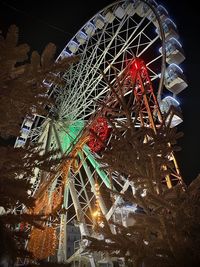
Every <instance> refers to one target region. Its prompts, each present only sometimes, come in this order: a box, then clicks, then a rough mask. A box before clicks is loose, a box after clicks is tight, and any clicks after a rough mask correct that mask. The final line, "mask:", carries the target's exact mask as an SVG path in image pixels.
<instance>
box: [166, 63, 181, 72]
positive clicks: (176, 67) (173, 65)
mask: <svg viewBox="0 0 200 267" xmlns="http://www.w3.org/2000/svg"><path fill="white" fill-rule="evenodd" d="M171 68H172V69H174V68H175V69H178V70H179V71H180V72H181V73H183V70H182V69H181V68H180V67H179V66H178V65H177V64H175V63H172V64H170V65H169V69H171Z"/></svg>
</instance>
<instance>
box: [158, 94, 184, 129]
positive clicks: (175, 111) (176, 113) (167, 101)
mask: <svg viewBox="0 0 200 267" xmlns="http://www.w3.org/2000/svg"><path fill="white" fill-rule="evenodd" d="M159 106H160V111H161V113H162V114H168V113H169V114H168V117H167V118H166V123H168V122H169V120H170V118H171V117H172V119H171V124H170V127H171V128H173V127H175V126H177V125H179V124H180V123H182V121H183V119H182V114H181V109H180V107H179V102H178V101H177V100H176V99H175V98H173V97H171V96H166V97H165V98H163V99H162V100H161V102H160V105H159ZM170 109H171V111H170Z"/></svg>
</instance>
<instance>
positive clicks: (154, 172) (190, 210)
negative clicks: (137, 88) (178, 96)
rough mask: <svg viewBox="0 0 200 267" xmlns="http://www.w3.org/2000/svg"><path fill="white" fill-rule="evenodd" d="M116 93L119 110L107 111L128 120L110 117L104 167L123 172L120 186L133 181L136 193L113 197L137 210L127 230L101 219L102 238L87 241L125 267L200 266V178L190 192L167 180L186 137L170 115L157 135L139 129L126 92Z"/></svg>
mask: <svg viewBox="0 0 200 267" xmlns="http://www.w3.org/2000/svg"><path fill="white" fill-rule="evenodd" d="M121 85H123V83H121ZM110 87H112V88H111V89H112V91H114V90H115V89H114V86H111V85H110ZM114 93H115V94H118V95H117V99H118V103H119V105H118V110H117V109H116V105H115V110H114V112H113V111H112V110H108V112H107V114H112V115H113V114H115V116H116V117H120V116H122V114H123V116H125V117H126V120H124V123H123V122H119V121H117V120H116V119H115V118H113V117H114V116H108V115H107V120H108V121H109V123H110V125H111V127H112V139H111V141H110V143H109V144H108V147H107V149H105V150H104V152H102V157H101V159H100V163H101V164H102V165H103V166H105V168H106V169H107V170H108V171H109V172H110V175H112V173H115V175H116V173H118V179H119V181H120V180H121V181H123V180H124V178H125V179H128V180H129V181H130V184H131V185H132V187H134V193H133V191H132V190H127V191H125V192H124V193H119V192H116V191H115V190H114V189H113V190H110V193H111V195H113V194H115V195H118V196H121V198H122V199H123V202H124V203H129V205H130V203H132V205H133V207H134V206H135V205H136V206H137V209H136V211H135V212H134V210H133V211H132V212H130V213H129V214H128V220H127V225H123V223H122V221H121V222H120V221H117V222H116V221H115V220H114V219H111V220H110V221H109V222H107V221H106V219H105V218H104V216H103V215H102V221H101V222H100V223H99V224H97V225H96V228H95V230H96V234H97V236H98V238H95V237H87V239H88V240H89V241H90V245H89V250H90V251H100V252H104V253H105V254H109V256H110V257H111V258H112V257H118V258H124V259H125V265H126V266H134V267H143V266H145V267H155V266H156V267H161V266H162V267H180V266H182V267H189V266H199V263H200V255H199V249H200V234H199V233H200V212H199V204H200V203H199V201H200V176H199V177H197V178H196V179H195V180H194V181H193V182H192V183H191V184H190V185H189V186H188V187H186V185H184V183H183V182H179V183H176V184H175V185H174V186H173V187H172V188H170V189H169V188H167V186H166V181H165V178H166V177H167V176H168V175H170V173H171V171H172V169H173V164H172V160H171V159H172V153H173V152H174V151H176V150H179V147H177V145H176V144H177V139H178V138H179V137H181V135H182V134H181V133H177V131H176V129H175V128H170V123H167V118H168V117H167V116H168V115H169V114H166V116H164V118H163V122H162V123H161V124H160V126H159V127H157V130H156V132H155V131H153V130H152V129H151V128H149V127H144V126H143V127H141V128H137V127H135V125H136V122H137V121H138V116H139V112H138V107H137V106H135V107H134V108H133V109H134V117H133V109H131V108H130V107H128V105H127V103H128V101H127V99H126V98H125V97H123V94H122V88H119V89H118V92H117V93H116V92H114ZM170 114H171V113H170ZM171 115H173V114H171ZM169 144H170V145H169ZM102 194H103V193H102ZM102 196H103V195H102ZM122 206H123V205H122Z"/></svg>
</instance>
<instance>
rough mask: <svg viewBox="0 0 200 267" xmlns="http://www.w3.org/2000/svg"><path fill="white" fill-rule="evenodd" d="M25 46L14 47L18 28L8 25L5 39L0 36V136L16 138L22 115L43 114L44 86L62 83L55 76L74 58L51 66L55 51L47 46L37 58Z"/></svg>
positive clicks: (45, 94)
mask: <svg viewBox="0 0 200 267" xmlns="http://www.w3.org/2000/svg"><path fill="white" fill-rule="evenodd" d="M29 51H30V48H29V46H28V45H27V44H20V45H18V28H17V27H16V26H15V25H12V26H11V27H10V28H9V30H8V33H7V35H6V37H5V38H4V37H3V36H0V66H1V68H0V103H1V105H0V114H1V115H0V134H1V136H9V135H14V136H18V135H19V131H20V124H21V122H22V118H23V117H24V116H25V115H28V114H32V113H33V112H34V113H36V114H44V113H45V109H44V108H45V105H47V104H51V100H50V99H49V98H48V96H47V91H48V89H49V88H48V86H47V85H46V84H45V83H44V82H43V81H44V80H45V81H46V82H47V83H49V84H50V83H55V84H58V83H62V79H61V78H60V75H59V73H61V72H62V71H63V70H64V69H66V68H68V66H69V64H71V63H73V62H75V61H77V58H75V57H71V58H65V59H62V60H58V61H56V62H55V60H54V56H55V52H56V47H55V45H54V44H52V43H50V44H48V45H47V46H46V48H45V49H44V51H43V53H42V55H41V57H40V55H39V54H38V53H37V52H36V51H33V52H32V53H31V55H30V58H29V54H28V53H29Z"/></svg>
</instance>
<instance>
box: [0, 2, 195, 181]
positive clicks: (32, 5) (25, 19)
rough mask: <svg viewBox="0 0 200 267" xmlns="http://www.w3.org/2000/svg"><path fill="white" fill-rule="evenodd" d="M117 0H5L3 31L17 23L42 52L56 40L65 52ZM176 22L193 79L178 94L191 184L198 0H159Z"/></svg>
mask: <svg viewBox="0 0 200 267" xmlns="http://www.w3.org/2000/svg"><path fill="white" fill-rule="evenodd" d="M112 2H113V1H112V0H99V1H97V0H96V1H88V0H84V1H81V0H79V1H69V0H65V1H59V0H58V1H51V2H50V1H46V0H43V1H33V0H28V1H27V0H6V1H0V29H1V30H2V31H3V33H5V32H6V30H7V28H8V26H9V25H11V24H16V25H17V26H18V27H19V30H20V31H19V37H20V38H19V42H20V43H28V44H29V45H30V47H31V48H32V50H37V51H38V52H39V53H41V51H42V50H43V49H44V47H45V45H46V44H47V43H49V42H53V43H54V44H55V45H56V46H57V54H59V53H60V52H61V51H62V49H63V48H64V47H65V45H66V44H67V43H68V41H69V40H70V39H71V38H72V37H73V35H74V34H75V33H76V32H77V31H78V30H79V29H80V28H81V27H82V26H83V24H85V23H86V22H87V20H89V19H90V18H91V17H92V16H93V15H95V14H96V13H97V12H98V11H99V10H100V9H102V8H104V7H105V6H106V5H108V4H109V3H112ZM157 2H158V3H160V4H163V5H164V6H165V7H166V9H167V10H168V12H169V14H170V16H171V18H172V20H173V21H174V22H175V23H176V25H177V27H178V31H179V34H180V40H181V43H182V45H183V49H184V51H185V54H186V60H185V61H184V62H183V63H182V65H181V67H182V69H183V70H184V73H185V75H186V77H187V80H188V85H189V86H188V87H187V88H186V89H185V90H184V92H182V93H180V94H179V95H178V100H179V102H180V103H181V108H182V112H183V116H184V122H183V123H182V125H181V126H180V127H179V129H180V130H181V131H183V133H184V137H183V138H182V139H181V140H180V141H179V145H180V146H181V147H182V151H181V152H178V154H177V160H178V164H179V166H180V169H181V173H182V176H183V178H184V180H185V181H186V182H187V183H189V182H190V181H191V180H193V179H194V178H195V177H196V176H197V174H198V173H199V169H200V168H199V166H200V159H199V158H200V157H199V152H200V141H199V137H200V130H199V123H200V120H199V115H200V111H199V107H200V85H199V76H200V64H199V62H200V52H199V50H200V44H199V41H198V39H199V33H200V19H199V8H198V7H197V6H196V2H195V1H194V0H192V1H191V0H190V1H185V2H183V1H180V0H179V1H175V0H168V1H167V0H165V1H163V0H159V1H157Z"/></svg>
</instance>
